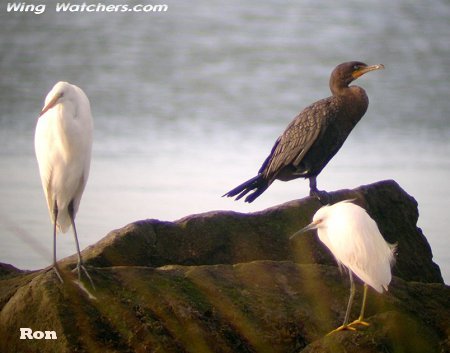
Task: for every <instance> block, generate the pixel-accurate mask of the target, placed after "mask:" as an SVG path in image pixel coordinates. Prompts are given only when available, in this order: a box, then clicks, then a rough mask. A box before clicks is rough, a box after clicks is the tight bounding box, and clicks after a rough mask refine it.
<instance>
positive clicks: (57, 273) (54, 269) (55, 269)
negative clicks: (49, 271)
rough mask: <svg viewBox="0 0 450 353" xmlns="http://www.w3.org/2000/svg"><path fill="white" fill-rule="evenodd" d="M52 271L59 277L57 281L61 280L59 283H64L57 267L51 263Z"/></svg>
mask: <svg viewBox="0 0 450 353" xmlns="http://www.w3.org/2000/svg"><path fill="white" fill-rule="evenodd" d="M52 268H53V271H55V273H56V277H58V278H59V281H60V282H61V283H64V281H63V279H62V277H61V274H60V273H59V271H58V267H57V266H56V265H53V267H52Z"/></svg>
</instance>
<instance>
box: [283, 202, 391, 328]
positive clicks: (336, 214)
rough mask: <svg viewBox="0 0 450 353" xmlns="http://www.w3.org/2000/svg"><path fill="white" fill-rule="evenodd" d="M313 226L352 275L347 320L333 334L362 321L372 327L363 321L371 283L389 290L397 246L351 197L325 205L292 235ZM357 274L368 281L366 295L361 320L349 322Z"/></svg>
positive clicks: (365, 282) (365, 284) (379, 289)
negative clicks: (386, 238) (388, 240)
mask: <svg viewBox="0 0 450 353" xmlns="http://www.w3.org/2000/svg"><path fill="white" fill-rule="evenodd" d="M310 229H317V234H318V236H319V239H320V241H321V242H322V243H324V244H325V246H326V247H327V248H328V249H329V250H330V251H331V252H332V254H333V255H334V257H335V258H336V261H337V263H338V264H339V266H341V265H343V266H345V267H346V268H347V270H348V273H349V276H350V298H349V301H348V304H347V311H346V313H345V317H344V323H343V324H342V325H341V326H339V327H338V328H337V329H335V330H333V331H331V332H330V333H332V332H336V331H341V330H355V328H354V327H353V326H355V325H358V324H359V325H364V326H368V325H369V324H368V323H367V322H365V321H364V320H363V319H364V309H365V305H366V296H367V286H368V285H369V286H371V287H372V288H373V289H375V290H376V291H377V292H379V293H382V292H383V289H384V290H386V291H387V290H388V285H389V283H390V282H391V277H392V275H391V265H392V264H393V262H394V252H395V248H396V245H392V244H389V243H387V242H386V241H385V240H384V238H383V236H382V235H381V233H380V231H379V230H378V226H377V224H376V223H375V221H374V220H373V219H372V218H371V217H370V216H369V215H368V214H367V212H366V211H365V210H364V209H363V208H362V207H360V206H357V205H355V204H354V203H352V202H350V201H349V200H347V201H342V202H338V203H336V204H334V205H331V206H330V205H328V206H323V207H322V208H320V209H319V210H318V211H317V212H316V213H315V215H314V217H313V221H312V223H311V224H309V225H308V226H306V227H305V228H303V229H301V230H300V231H298V232H297V233H295V234H294V235H293V236H292V237H291V238H293V237H295V236H296V235H298V234H300V233H303V232H305V231H307V230H310ZM353 274H355V275H356V276H357V277H358V278H359V279H361V280H362V281H363V282H364V295H363V301H362V306H361V312H360V314H359V317H358V319H357V320H355V321H353V322H352V323H350V324H349V323H348V321H349V316H350V311H351V306H352V302H353V297H354V295H355V285H354V283H353Z"/></svg>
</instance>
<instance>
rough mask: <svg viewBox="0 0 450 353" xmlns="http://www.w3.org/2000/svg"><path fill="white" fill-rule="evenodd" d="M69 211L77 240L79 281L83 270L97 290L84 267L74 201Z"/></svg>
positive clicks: (93, 286)
mask: <svg viewBox="0 0 450 353" xmlns="http://www.w3.org/2000/svg"><path fill="white" fill-rule="evenodd" d="M68 211H69V216H70V221H71V223H72V228H73V235H74V238H75V245H76V246H77V253H78V264H77V267H76V268H77V271H78V280H79V281H81V270H83V271H84V273H85V274H86V277H87V278H88V279H89V282H91V286H92V288H94V289H95V285H94V282H93V281H92V278H91V276H90V275H89V273H88V271H87V270H86V267H84V265H83V259H82V258H81V252H80V244H79V243H78V235H77V228H76V227H75V216H74V210H73V201H71V202H70V204H69V207H68Z"/></svg>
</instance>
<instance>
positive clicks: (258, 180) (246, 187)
mask: <svg viewBox="0 0 450 353" xmlns="http://www.w3.org/2000/svg"><path fill="white" fill-rule="evenodd" d="M268 187H269V183H268V181H267V180H265V179H264V177H263V176H262V174H258V175H257V176H255V177H253V178H251V179H249V180H247V181H246V182H245V183H242V184H241V185H239V186H236V187H235V188H234V189H233V190H230V191H228V192H227V193H226V194H224V195H222V197H224V196H227V197H233V196H236V195H237V196H236V200H239V199H240V198H242V197H244V196H245V195H247V194H248V193H249V192H250V191H253V190H255V191H253V192H252V193H251V194H250V195H248V196H247V197H246V198H245V202H253V201H254V200H255V199H256V198H257V197H258V196H259V195H261V194H262V193H263V192H264V191H266V189H267V188H268Z"/></svg>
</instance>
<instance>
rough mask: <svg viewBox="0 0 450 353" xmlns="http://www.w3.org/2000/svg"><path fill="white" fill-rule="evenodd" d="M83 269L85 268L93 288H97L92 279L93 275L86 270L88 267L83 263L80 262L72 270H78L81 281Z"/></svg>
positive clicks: (84, 270)
mask: <svg viewBox="0 0 450 353" xmlns="http://www.w3.org/2000/svg"><path fill="white" fill-rule="evenodd" d="M81 270H83V272H84V274H85V275H86V277H87V278H88V280H89V282H90V283H91V286H92V288H94V290H95V285H94V281H93V280H92V278H91V276H90V275H89V272H88V271H87V270H86V267H84V265H83V264H81V263H78V264H77V266H76V267H75V268H74V269H73V270H72V272H75V271H77V272H78V281H80V282H81Z"/></svg>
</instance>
